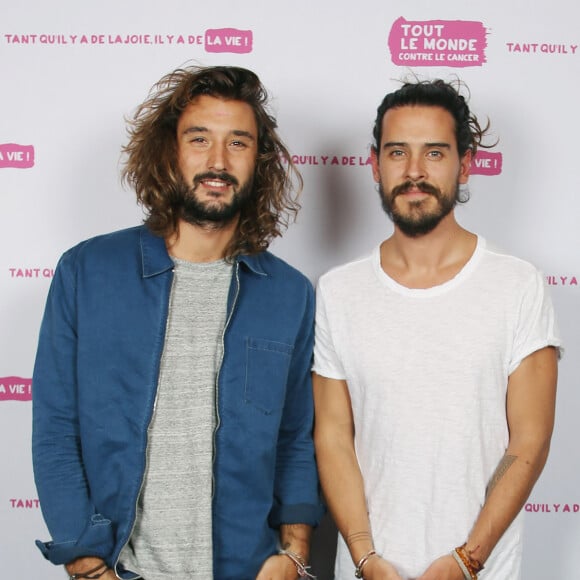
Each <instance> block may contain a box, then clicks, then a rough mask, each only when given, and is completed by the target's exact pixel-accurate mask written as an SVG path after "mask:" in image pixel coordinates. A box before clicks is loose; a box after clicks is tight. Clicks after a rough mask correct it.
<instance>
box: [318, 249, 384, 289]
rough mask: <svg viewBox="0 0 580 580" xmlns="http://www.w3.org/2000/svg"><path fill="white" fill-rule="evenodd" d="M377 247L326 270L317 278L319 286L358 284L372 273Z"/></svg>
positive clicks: (330, 286) (343, 286) (331, 286)
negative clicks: (366, 253)
mask: <svg viewBox="0 0 580 580" xmlns="http://www.w3.org/2000/svg"><path fill="white" fill-rule="evenodd" d="M376 251H377V249H375V251H373V252H372V253H371V254H368V255H366V256H362V257H360V258H357V259H355V260H351V261H350V262H346V263H344V264H340V265H338V266H335V267H333V268H331V269H330V270H328V271H327V272H326V273H324V274H323V275H322V276H321V277H320V278H319V280H318V287H319V288H323V287H324V288H333V287H341V288H345V287H350V286H353V285H354V286H358V285H360V284H361V283H364V281H365V280H366V279H367V278H368V276H369V275H372V272H373V260H374V259H375V257H376V256H375V254H376ZM377 259H378V258H377Z"/></svg>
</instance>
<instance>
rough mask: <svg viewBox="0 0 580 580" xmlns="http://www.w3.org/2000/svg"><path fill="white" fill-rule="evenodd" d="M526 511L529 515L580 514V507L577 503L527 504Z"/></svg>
mask: <svg viewBox="0 0 580 580" xmlns="http://www.w3.org/2000/svg"><path fill="white" fill-rule="evenodd" d="M525 510H526V511H527V512H528V513H534V514H538V513H542V514H558V513H569V514H570V513H574V514H577V513H578V512H580V505H579V504H577V503H527V504H526V505H525Z"/></svg>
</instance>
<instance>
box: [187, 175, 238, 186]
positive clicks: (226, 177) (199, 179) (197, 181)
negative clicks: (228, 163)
mask: <svg viewBox="0 0 580 580" xmlns="http://www.w3.org/2000/svg"><path fill="white" fill-rule="evenodd" d="M205 179H219V180H220V181H225V182H226V183H227V184H229V185H235V186H236V187H237V186H238V185H239V182H238V180H237V179H236V178H235V177H234V176H233V175H231V174H230V173H227V172H225V171H222V172H220V173H215V172H214V171H207V172H206V173H198V174H197V175H196V176H195V177H194V178H193V186H194V187H197V186H198V185H199V184H200V183H201V182H202V181H203V180H205Z"/></svg>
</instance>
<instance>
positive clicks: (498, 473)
mask: <svg viewBox="0 0 580 580" xmlns="http://www.w3.org/2000/svg"><path fill="white" fill-rule="evenodd" d="M516 459H517V456H516V455H504V456H503V459H502V460H501V461H500V462H499V465H498V466H497V468H496V470H495V472H494V474H493V475H492V477H491V480H490V482H489V484H488V486H487V491H486V496H489V494H490V493H491V492H492V490H493V488H494V487H495V486H496V485H497V484H498V483H499V480H500V479H501V478H502V477H503V476H504V475H505V473H506V471H507V470H508V469H509V468H510V467H511V466H512V463H513V462H514V461H515V460H516Z"/></svg>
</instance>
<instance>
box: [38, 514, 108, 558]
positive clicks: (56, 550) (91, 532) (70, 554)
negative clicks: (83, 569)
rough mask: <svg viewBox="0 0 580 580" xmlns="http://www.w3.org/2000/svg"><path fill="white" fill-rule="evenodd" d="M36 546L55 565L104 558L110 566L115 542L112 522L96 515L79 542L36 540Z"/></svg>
mask: <svg viewBox="0 0 580 580" xmlns="http://www.w3.org/2000/svg"><path fill="white" fill-rule="evenodd" d="M36 545H37V546H38V548H39V550H40V551H41V552H42V555H43V556H44V557H45V558H46V559H47V560H49V561H50V562H52V563H53V564H57V565H59V564H67V563H68V562H72V561H73V560H76V559H77V558H81V557H83V556H94V557H97V558H103V560H106V561H107V562H108V563H109V564H110V563H111V562H109V560H110V557H111V554H112V552H113V550H114V546H115V541H114V534H113V527H112V525H111V522H110V520H108V519H105V518H103V517H102V516H99V515H94V516H92V517H91V519H90V521H89V523H88V524H87V526H86V527H85V529H84V530H83V532H82V533H81V535H80V536H79V538H78V540H70V541H63V542H53V541H51V542H41V541H40V540H36Z"/></svg>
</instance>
